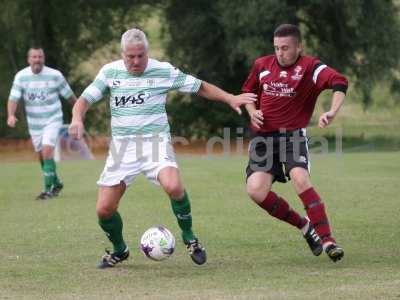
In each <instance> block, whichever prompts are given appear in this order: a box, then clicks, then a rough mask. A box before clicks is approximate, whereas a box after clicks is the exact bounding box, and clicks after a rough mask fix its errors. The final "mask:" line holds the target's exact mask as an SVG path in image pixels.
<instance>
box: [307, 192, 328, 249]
mask: <svg viewBox="0 0 400 300" xmlns="http://www.w3.org/2000/svg"><path fill="white" fill-rule="evenodd" d="M299 197H300V199H301V201H303V204H304V207H305V209H306V212H307V215H308V217H309V218H310V221H311V224H312V225H313V226H314V228H315V231H316V232H317V234H318V235H319V237H320V238H321V240H322V243H326V242H333V243H335V239H334V238H333V237H332V236H331V228H330V226H329V221H328V216H327V215H326V212H325V205H324V203H323V202H322V201H321V198H320V197H319V195H318V193H317V192H316V191H315V190H314V189H313V188H312V187H311V188H309V189H308V190H306V191H304V192H303V193H301V194H300V195H299Z"/></svg>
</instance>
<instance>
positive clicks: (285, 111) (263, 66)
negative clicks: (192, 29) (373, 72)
mask: <svg viewBox="0 0 400 300" xmlns="http://www.w3.org/2000/svg"><path fill="white" fill-rule="evenodd" d="M347 85H348V83H347V79H346V78H345V77H344V76H343V75H341V74H340V73H338V72H337V71H335V70H334V69H332V68H330V67H328V66H327V65H325V64H323V63H321V62H320V61H319V60H318V59H317V58H315V57H312V56H300V57H299V59H298V60H297V61H296V62H295V63H294V64H293V65H291V66H289V67H282V66H280V65H279V64H278V61H277V59H276V57H275V55H269V56H263V57H260V58H258V59H257V60H256V61H255V63H254V65H253V68H252V70H251V72H250V74H249V77H248V78H247V80H246V82H245V83H244V84H243V87H242V91H243V92H245V93H247V92H251V93H255V94H257V95H258V100H257V103H256V107H257V109H259V110H261V111H262V113H263V116H264V124H263V125H262V126H261V129H255V128H252V129H253V130H254V131H256V132H257V131H258V132H271V131H279V130H280V129H285V130H294V129H297V128H305V127H307V125H308V123H309V122H310V119H311V116H312V113H313V111H314V107H315V103H316V101H317V98H318V95H319V94H320V93H321V92H322V91H323V90H325V89H333V90H334V91H342V92H344V93H345V92H346V90H347Z"/></svg>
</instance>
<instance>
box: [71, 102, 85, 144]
mask: <svg viewBox="0 0 400 300" xmlns="http://www.w3.org/2000/svg"><path fill="white" fill-rule="evenodd" d="M88 109H89V103H88V102H87V101H86V99H85V98H82V97H79V99H78V100H77V101H76V103H75V105H74V107H73V108H72V121H71V124H70V125H69V128H68V133H69V134H70V135H71V136H72V137H73V138H75V139H81V138H82V136H83V132H84V130H85V127H84V125H83V120H84V118H85V115H86V112H87V110H88Z"/></svg>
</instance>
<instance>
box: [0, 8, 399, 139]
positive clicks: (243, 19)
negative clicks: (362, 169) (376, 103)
mask: <svg viewBox="0 0 400 300" xmlns="http://www.w3.org/2000/svg"><path fill="white" fill-rule="evenodd" d="M397 4H398V3H397V2H396V1H389V0H325V1H319V0H251V1H238V0H229V1H228V0H212V1H211V0H186V1H179V0H159V1H157V0H154V1H145V0H114V1H107V0H88V1H84V0H75V1H63V0H52V1H46V0H19V1H10V0H0V8H1V9H0V37H1V38H2V41H3V43H0V57H1V60H0V103H1V105H0V120H1V124H0V136H3V137H13V136H14V137H21V136H27V131H26V124H25V123H24V122H23V121H22V122H20V123H21V124H20V125H19V126H18V128H17V129H13V130H10V129H8V128H7V127H6V105H7V100H8V93H9V90H10V87H11V84H12V80H13V77H14V75H15V73H16V72H17V71H18V70H20V69H22V68H23V67H25V66H26V52H27V50H28V48H29V47H30V46H32V45H40V46H42V47H43V48H44V49H45V52H46V64H47V65H49V66H51V67H54V68H56V69H59V70H61V71H62V72H63V74H64V75H65V77H66V78H67V80H68V81H69V82H70V84H71V86H72V88H73V90H74V91H75V93H76V94H77V96H79V94H80V93H81V92H82V91H83V89H84V87H85V86H86V85H88V84H89V83H90V81H91V80H92V79H93V78H90V77H89V76H88V75H87V74H85V73H81V74H80V73H79V72H76V71H77V70H76V68H77V66H79V65H80V64H81V63H82V62H85V61H86V60H88V57H90V56H91V55H92V54H93V53H95V52H96V51H97V50H98V49H99V48H102V47H104V46H105V45H107V44H110V43H116V44H118V43H119V39H120V36H121V34H122V33H123V32H124V31H125V30H126V29H128V28H130V27H132V26H139V27H142V26H143V25H144V24H148V22H147V21H148V19H149V18H154V17H155V16H156V17H157V18H158V19H159V20H160V24H161V28H160V31H161V32H160V37H161V38H160V43H161V47H162V49H163V51H164V52H165V55H164V56H165V57H166V59H167V60H168V61H170V62H171V63H172V64H173V65H175V66H177V67H179V68H180V69H182V71H184V72H188V73H191V74H193V75H195V76H197V77H199V78H201V79H204V80H207V81H210V82H212V83H214V84H216V85H218V86H220V87H222V88H224V89H225V90H228V91H230V92H232V93H238V92H240V87H241V85H242V83H243V81H244V80H245V78H246V76H247V74H248V73H249V70H250V68H251V65H252V63H253V61H254V59H255V58H257V57H258V56H261V55H266V54H269V53H272V52H273V46H272V35H273V31H274V29H275V27H276V26H277V25H278V24H281V23H293V24H297V25H299V26H300V28H301V30H302V32H303V39H304V41H303V42H304V44H305V47H306V53H307V54H311V55H316V56H318V57H319V58H320V59H321V60H322V61H323V62H324V63H326V64H328V65H331V66H333V67H334V68H336V69H338V70H339V71H341V72H343V73H345V74H346V75H348V76H349V78H351V84H352V85H353V87H354V88H356V89H357V90H358V91H359V93H360V94H361V96H362V97H361V98H362V101H363V105H364V108H365V109H368V107H369V106H370V105H371V104H372V103H373V99H372V97H371V91H372V89H373V88H374V86H375V85H376V84H378V83H379V82H382V81H385V82H388V83H389V84H391V86H392V90H393V92H394V93H395V92H398V90H400V88H399V87H400V84H399V80H398V71H399V59H400V51H399V49H400V47H399V46H400V26H399V25H400V24H399V13H398V5H397ZM155 13H156V15H155ZM144 29H145V31H146V30H151V29H149V28H148V27H146V26H145V27H144ZM151 46H152V44H151V45H150V47H151ZM100 67H101V66H100V65H99V66H94V68H95V69H96V70H98V69H99V68H100ZM78 71H79V70H78ZM72 73H74V74H79V76H73V77H72ZM105 102H106V101H104V102H102V103H100V104H98V105H96V106H95V107H94V108H93V109H92V110H91V111H90V113H89V114H88V116H87V119H86V122H87V125H88V128H89V131H91V132H93V133H99V134H105V133H106V130H107V129H106V128H107V127H108V123H107V119H108V116H109V109H108V108H107V105H106V103H105ZM20 110H21V111H20V114H23V109H22V108H21V109H20ZM64 111H65V116H64V118H65V120H64V121H65V122H69V119H70V113H69V112H70V109H68V108H64ZM167 111H168V112H169V116H170V121H171V125H172V131H173V133H174V134H177V135H182V136H186V137H207V136H210V135H214V134H219V133H221V131H222V128H223V127H229V128H236V127H242V126H243V127H245V126H246V120H245V118H243V117H239V116H237V115H236V113H235V112H232V111H230V110H229V108H228V107H225V106H223V105H220V104H218V103H214V102H210V101H204V100H200V99H199V98H198V97H197V96H196V95H181V94H177V95H175V94H173V95H172V96H170V97H169V102H168V104H167Z"/></svg>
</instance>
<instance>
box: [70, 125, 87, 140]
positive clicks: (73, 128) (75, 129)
mask: <svg viewBox="0 0 400 300" xmlns="http://www.w3.org/2000/svg"><path fill="white" fill-rule="evenodd" d="M84 130H85V128H84V126H83V122H79V121H72V122H71V124H70V125H69V127H68V134H69V135H70V136H72V138H74V139H77V140H80V139H81V138H82V136H83V132H84Z"/></svg>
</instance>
